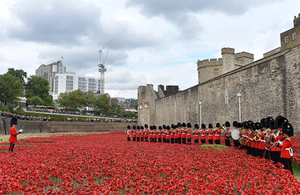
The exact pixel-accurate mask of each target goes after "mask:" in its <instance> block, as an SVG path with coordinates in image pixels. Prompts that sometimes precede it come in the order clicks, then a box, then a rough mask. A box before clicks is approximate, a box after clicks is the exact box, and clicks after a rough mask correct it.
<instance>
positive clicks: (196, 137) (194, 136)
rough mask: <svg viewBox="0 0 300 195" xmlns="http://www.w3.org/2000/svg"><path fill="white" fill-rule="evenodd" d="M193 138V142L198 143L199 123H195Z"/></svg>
mask: <svg viewBox="0 0 300 195" xmlns="http://www.w3.org/2000/svg"><path fill="white" fill-rule="evenodd" d="M193 138H194V143H195V144H198V143H199V125H198V124H195V130H194V132H193Z"/></svg>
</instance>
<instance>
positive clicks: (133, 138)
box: [132, 125, 136, 141]
mask: <svg viewBox="0 0 300 195" xmlns="http://www.w3.org/2000/svg"><path fill="white" fill-rule="evenodd" d="M132 129H133V131H132V141H136V130H135V129H136V126H135V125H133V127H132Z"/></svg>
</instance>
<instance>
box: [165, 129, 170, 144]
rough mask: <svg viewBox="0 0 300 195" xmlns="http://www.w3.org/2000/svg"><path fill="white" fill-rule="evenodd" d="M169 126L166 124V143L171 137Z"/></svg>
mask: <svg viewBox="0 0 300 195" xmlns="http://www.w3.org/2000/svg"><path fill="white" fill-rule="evenodd" d="M170 129H171V128H170V126H169V125H168V126H167V135H166V141H167V143H170V139H171V131H170Z"/></svg>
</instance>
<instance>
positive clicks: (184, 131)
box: [181, 130, 186, 138]
mask: <svg viewBox="0 0 300 195" xmlns="http://www.w3.org/2000/svg"><path fill="white" fill-rule="evenodd" d="M181 137H182V138H186V130H183V132H182V134H181Z"/></svg>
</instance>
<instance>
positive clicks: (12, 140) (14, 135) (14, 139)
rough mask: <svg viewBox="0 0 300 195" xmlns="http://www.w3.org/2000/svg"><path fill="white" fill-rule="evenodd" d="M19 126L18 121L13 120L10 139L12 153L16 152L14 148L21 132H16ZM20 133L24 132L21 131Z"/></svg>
mask: <svg viewBox="0 0 300 195" xmlns="http://www.w3.org/2000/svg"><path fill="white" fill-rule="evenodd" d="M17 124H18V120H17V118H12V119H11V121H10V126H11V128H10V130H9V132H10V137H9V140H8V141H9V142H10V145H9V151H10V152H13V151H14V146H15V143H16V142H17V135H18V134H19V132H18V131H17V130H16V126H17ZM20 132H22V131H21V130H20Z"/></svg>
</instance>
